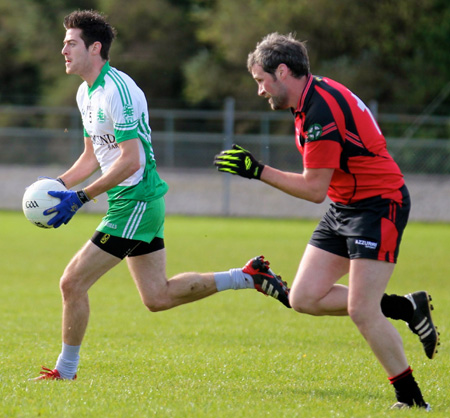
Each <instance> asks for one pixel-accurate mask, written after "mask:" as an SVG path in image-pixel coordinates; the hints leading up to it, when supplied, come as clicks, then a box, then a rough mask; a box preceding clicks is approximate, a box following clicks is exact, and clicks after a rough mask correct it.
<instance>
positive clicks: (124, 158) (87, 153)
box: [60, 138, 139, 199]
mask: <svg viewBox="0 0 450 418" xmlns="http://www.w3.org/2000/svg"><path fill="white" fill-rule="evenodd" d="M138 141H139V139H138V138H134V139H130V140H128V141H124V142H121V143H119V144H118V146H119V149H120V151H121V154H120V156H119V158H118V159H117V160H116V161H115V162H114V163H113V165H112V166H111V168H110V169H109V170H108V172H106V173H104V174H103V175H102V176H101V177H99V178H98V179H97V180H96V181H94V182H93V183H91V184H90V185H89V186H87V187H85V188H84V191H85V192H86V193H87V195H88V196H89V197H90V198H91V199H93V198H94V197H96V196H98V195H100V194H102V193H104V192H106V191H108V190H109V189H111V188H113V187H115V186H117V185H118V184H120V183H122V182H123V181H124V180H126V179H127V178H128V177H130V176H131V175H132V174H133V173H135V172H136V171H137V170H138V169H139V142H138ZM98 168H99V164H98V161H97V158H96V157H95V154H94V148H93V146H92V142H91V140H90V138H85V149H84V152H83V154H81V156H80V158H78V160H77V161H76V162H75V163H74V165H73V166H72V167H71V168H70V169H69V170H67V171H66V172H65V173H64V174H62V175H61V176H60V177H61V178H62V180H63V181H64V183H65V184H66V186H67V187H68V188H71V187H73V186H75V185H77V184H79V183H81V182H82V181H84V180H86V179H87V178H88V177H89V176H91V175H92V174H93V173H94V172H95V171H97V169H98Z"/></svg>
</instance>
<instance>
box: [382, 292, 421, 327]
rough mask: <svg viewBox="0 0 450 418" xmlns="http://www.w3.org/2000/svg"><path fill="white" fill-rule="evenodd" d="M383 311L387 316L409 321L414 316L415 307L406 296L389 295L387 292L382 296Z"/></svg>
mask: <svg viewBox="0 0 450 418" xmlns="http://www.w3.org/2000/svg"><path fill="white" fill-rule="evenodd" d="M381 311H382V312H383V315H384V316H385V317H387V318H391V319H401V320H403V321H405V322H409V321H410V320H411V318H412V317H413V314H414V307H413V305H412V303H411V302H410V301H409V300H408V299H406V298H405V297H404V296H398V295H387V294H386V293H385V294H384V295H383V297H382V298H381Z"/></svg>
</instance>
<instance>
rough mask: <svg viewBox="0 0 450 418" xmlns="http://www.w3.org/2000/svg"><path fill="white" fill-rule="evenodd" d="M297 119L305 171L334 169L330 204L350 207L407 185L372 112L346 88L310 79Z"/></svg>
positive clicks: (319, 79)
mask: <svg viewBox="0 0 450 418" xmlns="http://www.w3.org/2000/svg"><path fill="white" fill-rule="evenodd" d="M294 115H295V136H296V143H297V147H298V149H299V151H300V153H301V154H302V156H303V165H304V167H305V168H334V169H335V171H334V174H333V177H332V179H331V183H330V187H329V189H328V196H329V198H330V199H331V200H332V201H334V202H340V203H343V204H350V203H352V202H356V201H358V200H361V199H366V198H369V197H373V196H378V195H386V194H391V193H392V192H395V191H397V190H398V189H399V188H400V187H401V186H403V184H404V180H403V175H402V173H401V171H400V168H399V167H398V165H397V164H396V162H395V161H394V160H393V158H392V157H391V156H390V154H389V153H388V151H387V148H386V140H385V138H384V136H383V134H382V133H381V130H380V128H379V127H378V124H377V123H376V121H375V119H374V117H373V116H372V113H371V112H370V110H369V109H368V108H367V107H366V105H365V104H364V103H363V102H362V101H361V99H359V98H358V97H357V96H356V95H355V94H353V93H352V92H351V91H350V90H349V89H348V88H346V87H345V86H343V85H342V84H339V83H337V82H336V81H333V80H331V79H329V78H325V77H317V76H313V75H309V76H308V79H307V84H306V87H305V89H304V91H303V93H302V95H301V97H300V100H299V103H298V107H297V109H295V110H294Z"/></svg>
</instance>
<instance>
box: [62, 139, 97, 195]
mask: <svg viewBox="0 0 450 418" xmlns="http://www.w3.org/2000/svg"><path fill="white" fill-rule="evenodd" d="M98 168H99V164H98V161H97V158H96V157H95V154H94V148H93V146H92V142H91V139H90V138H89V137H85V138H84V151H83V153H82V154H81V155H80V157H79V158H78V160H77V161H75V163H74V164H73V165H72V167H70V168H69V169H68V170H67V171H66V172H65V173H64V174H62V175H61V176H59V177H60V178H61V179H62V180H63V181H64V184H65V185H66V186H67V188H68V189H70V188H72V187H74V186H76V185H77V184H80V183H81V182H83V181H84V180H86V179H87V178H88V177H90V176H91V175H92V174H94V173H95V172H96V171H97V170H98Z"/></svg>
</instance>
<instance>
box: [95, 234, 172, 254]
mask: <svg viewBox="0 0 450 418" xmlns="http://www.w3.org/2000/svg"><path fill="white" fill-rule="evenodd" d="M91 241H92V243H94V244H95V245H96V246H97V247H99V248H101V249H102V250H103V251H106V252H107V253H109V254H111V255H113V256H115V257H118V258H120V259H122V260H123V259H124V258H125V257H137V256H139V255H144V254H150V253H153V252H155V251H158V250H162V249H163V248H164V240H163V239H162V238H159V237H155V238H153V240H152V241H151V242H149V243H148V242H144V241H138V240H135V239H127V238H121V237H116V236H114V235H110V234H105V233H104V232H100V231H96V232H95V234H94V235H93V236H92V238H91Z"/></svg>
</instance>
